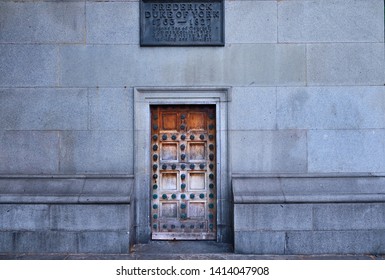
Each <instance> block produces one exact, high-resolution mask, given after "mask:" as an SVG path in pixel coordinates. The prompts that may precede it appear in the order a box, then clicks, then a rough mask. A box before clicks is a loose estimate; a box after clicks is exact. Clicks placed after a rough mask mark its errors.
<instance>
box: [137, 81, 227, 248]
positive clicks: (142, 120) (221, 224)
mask: <svg viewBox="0 0 385 280" xmlns="http://www.w3.org/2000/svg"><path fill="white" fill-rule="evenodd" d="M230 90H231V88H229V87H220V88H218V87H216V88H211V87H210V88H202V87H199V88H197V87H186V88H185V87H138V88H134V172H135V173H134V174H135V183H134V189H133V194H132V196H131V197H132V198H133V201H132V208H131V209H132V211H131V217H132V231H131V234H130V237H131V238H130V239H131V240H130V242H131V244H138V243H148V242H149V241H150V239H151V227H150V202H151V201H150V183H151V182H150V174H151V170H150V148H149V147H150V146H151V143H150V133H151V131H150V123H151V120H150V105H199V104H212V105H215V108H216V130H217V134H216V135H217V139H216V140H217V150H216V152H217V160H218V161H217V242H223V243H232V238H233V232H232V228H233V227H232V219H231V216H232V207H231V190H230V171H229V164H228V162H229V160H228V151H227V146H228V145H227V143H228V140H227V138H228V137H227V131H228V129H227V125H228V124H227V110H228V102H229V101H230V96H231V95H230Z"/></svg>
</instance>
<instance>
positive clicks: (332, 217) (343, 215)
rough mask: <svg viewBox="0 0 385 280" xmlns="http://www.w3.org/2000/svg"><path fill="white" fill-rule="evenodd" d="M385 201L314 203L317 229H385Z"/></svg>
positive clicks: (315, 226)
mask: <svg viewBox="0 0 385 280" xmlns="http://www.w3.org/2000/svg"><path fill="white" fill-rule="evenodd" d="M384 217H385V204H384V203H368V204H363V203H354V204H352V203H339V204H319V205H314V229H315V230H385V219H384Z"/></svg>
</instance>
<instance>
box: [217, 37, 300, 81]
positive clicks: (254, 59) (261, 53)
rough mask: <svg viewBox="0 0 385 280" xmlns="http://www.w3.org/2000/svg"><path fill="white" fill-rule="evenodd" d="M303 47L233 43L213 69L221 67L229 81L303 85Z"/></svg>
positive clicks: (226, 79)
mask: <svg viewBox="0 0 385 280" xmlns="http://www.w3.org/2000/svg"><path fill="white" fill-rule="evenodd" d="M305 57H306V51H305V46H304V45H296V44H290V45H288V44H286V45H284V44H282V45H281V44H232V45H229V46H228V47H227V48H226V49H225V57H223V58H221V59H222V61H221V62H220V64H217V66H216V67H215V69H214V71H216V72H217V71H218V70H219V69H221V67H224V69H223V70H224V73H225V74H224V78H225V79H224V82H225V83H226V84H228V85H232V86H235V85H241V86H261V85H266V86H267V85H269V86H276V85H288V86H289V85H293V86H294V85H298V86H301V85H305V83H306V59H305Z"/></svg>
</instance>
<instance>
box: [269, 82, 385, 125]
mask: <svg viewBox="0 0 385 280" xmlns="http://www.w3.org/2000/svg"><path fill="white" fill-rule="evenodd" d="M277 123H278V128H279V129H290V128H293V129H294V128H297V129H367V128H384V127H385V88H384V87H294V88H284V87H281V88H278V89H277Z"/></svg>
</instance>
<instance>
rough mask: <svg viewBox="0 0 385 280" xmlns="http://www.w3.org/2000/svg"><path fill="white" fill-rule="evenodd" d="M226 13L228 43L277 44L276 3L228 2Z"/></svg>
mask: <svg viewBox="0 0 385 280" xmlns="http://www.w3.org/2000/svg"><path fill="white" fill-rule="evenodd" d="M225 11H226V19H225V23H226V25H225V30H226V43H274V42H277V4H276V3H275V2H274V1H269V2H265V1H227V2H226V5H225ZM235 23H236V24H235Z"/></svg>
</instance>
